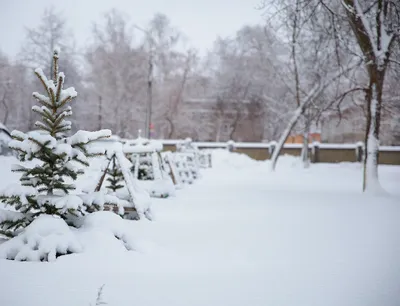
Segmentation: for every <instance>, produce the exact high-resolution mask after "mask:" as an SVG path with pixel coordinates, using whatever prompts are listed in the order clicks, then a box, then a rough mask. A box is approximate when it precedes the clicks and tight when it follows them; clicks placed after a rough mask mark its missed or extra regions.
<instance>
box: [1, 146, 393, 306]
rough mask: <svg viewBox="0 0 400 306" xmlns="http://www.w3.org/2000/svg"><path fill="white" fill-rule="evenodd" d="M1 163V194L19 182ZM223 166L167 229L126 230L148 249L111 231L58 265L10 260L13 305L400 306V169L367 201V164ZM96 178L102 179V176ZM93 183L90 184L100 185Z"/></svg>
mask: <svg viewBox="0 0 400 306" xmlns="http://www.w3.org/2000/svg"><path fill="white" fill-rule="evenodd" d="M10 162H11V159H10V158H2V159H1V160H0V174H1V175H0V188H3V187H4V186H6V185H7V184H9V183H10V182H12V181H13V180H16V179H17V178H18V175H14V174H13V175H10V174H9V173H8V170H9V167H10V166H9V164H10ZM213 164H214V168H213V169H209V170H205V171H204V172H203V177H202V178H201V180H199V181H197V182H195V183H194V184H193V185H191V186H186V187H185V188H184V189H183V190H179V191H178V192H177V195H176V197H171V198H168V199H153V212H154V215H155V221H152V222H151V221H148V220H142V221H138V222H135V221H126V222H127V223H128V226H129V227H130V228H131V230H132V236H133V237H135V244H136V246H135V247H136V249H137V251H126V248H124V247H123V246H122V244H121V245H119V244H118V243H119V242H118V241H117V240H115V239H108V238H109V237H108V236H107V237H105V236H103V235H102V234H101V232H100V231H99V234H98V235H93V234H92V235H91V236H90V237H87V239H86V240H85V241H84V245H85V251H84V252H83V253H81V254H74V255H68V256H62V257H60V258H58V259H57V260H56V261H55V262H54V263H28V262H22V263H21V262H13V261H6V260H0V277H1V281H0V305H1V306H36V305H37V306H45V305H52V306H88V305H90V304H92V305H95V302H96V296H97V291H98V289H99V288H100V287H101V286H102V285H103V284H104V287H103V292H102V300H103V301H104V302H106V303H107V304H108V305H115V306H124V305H135V306H161V305H162V306H175V305H179V306H180V305H182V306H200V305H201V306H236V305H237V306H239V305H240V306H243V305H248V306H261V305H262V306H266V305H271V306H278V305H290V306H300V305H304V306H312V305H321V306H329V305H332V306H347V305H348V306H369V305H371V306H372V305H377V306H391V305H393V306H395V305H399V303H400V167H394V166H382V167H380V179H381V183H382V186H383V187H384V188H385V189H386V190H387V191H388V194H385V195H380V196H374V195H365V194H361V192H360V189H361V166H360V165H358V164H316V165H312V166H311V168H310V169H306V170H305V169H302V168H301V166H300V165H298V164H297V162H296V160H295V159H294V158H291V157H284V158H283V159H282V160H281V161H280V162H279V163H278V167H277V172H276V173H271V172H270V171H269V165H268V162H256V161H253V160H250V159H249V158H247V157H246V156H243V155H236V154H229V153H227V152H225V151H217V152H216V153H215V154H214V160H213ZM93 176H94V174H93ZM89 177H90V176H89Z"/></svg>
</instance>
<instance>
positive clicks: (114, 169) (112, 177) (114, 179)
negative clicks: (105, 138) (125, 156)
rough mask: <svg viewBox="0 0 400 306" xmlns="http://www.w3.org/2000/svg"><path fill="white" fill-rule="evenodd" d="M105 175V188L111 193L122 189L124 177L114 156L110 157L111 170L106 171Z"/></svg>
mask: <svg viewBox="0 0 400 306" xmlns="http://www.w3.org/2000/svg"><path fill="white" fill-rule="evenodd" d="M107 174H108V178H107V182H108V185H107V186H106V188H108V189H109V190H111V191H112V192H116V191H117V190H118V189H121V188H123V187H124V182H125V179H124V175H123V173H122V170H121V168H120V166H119V165H118V164H117V158H116V156H115V154H114V155H113V156H112V157H111V168H108V169H107Z"/></svg>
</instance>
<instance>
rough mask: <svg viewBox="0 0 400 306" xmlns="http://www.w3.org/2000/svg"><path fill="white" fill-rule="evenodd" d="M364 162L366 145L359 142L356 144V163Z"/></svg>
mask: <svg viewBox="0 0 400 306" xmlns="http://www.w3.org/2000/svg"><path fill="white" fill-rule="evenodd" d="M363 160H364V143H363V142H361V141H359V142H357V143H356V161H357V162H359V163H361V162H362V161H363Z"/></svg>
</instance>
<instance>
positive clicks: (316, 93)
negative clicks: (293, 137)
mask: <svg viewBox="0 0 400 306" xmlns="http://www.w3.org/2000/svg"><path fill="white" fill-rule="evenodd" d="M356 66H359V63H356V64H354V65H351V66H349V67H347V68H346V69H344V70H339V71H338V72H337V73H336V74H335V75H333V76H332V77H330V78H328V79H326V80H324V81H323V83H318V84H316V85H315V86H314V87H313V88H312V89H311V90H310V92H309V93H308V95H307V97H305V98H304V100H303V101H302V102H301V103H300V106H299V107H298V108H297V109H296V111H295V112H294V114H293V116H292V118H291V119H290V121H289V123H288V125H287V127H286V129H285V130H284V132H283V133H282V135H281V137H280V139H279V141H278V144H277V146H276V148H275V150H274V153H273V154H272V157H271V169H272V170H275V167H276V163H277V161H278V157H279V154H280V152H281V150H282V147H283V145H284V143H285V141H286V139H287V137H288V136H289V134H290V132H291V130H292V129H293V127H294V126H295V124H296V123H297V121H298V120H299V117H300V116H301V114H303V112H304V110H305V109H306V108H307V107H308V105H309V104H310V103H311V101H312V100H314V99H315V98H317V97H318V96H319V95H320V94H321V92H322V91H324V90H325V89H326V88H327V87H328V86H329V85H330V84H331V83H332V82H334V81H335V80H337V79H338V78H340V77H341V76H342V75H343V74H344V73H346V72H348V71H350V70H352V69H354V68H355V67H356Z"/></svg>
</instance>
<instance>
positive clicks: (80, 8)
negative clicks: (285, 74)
mask: <svg viewBox="0 0 400 306" xmlns="http://www.w3.org/2000/svg"><path fill="white" fill-rule="evenodd" d="M260 1H261V0H64V1H62V0H58V1H55V0H0V50H1V51H2V52H5V53H6V54H8V55H11V56H13V55H15V54H16V53H17V52H18V51H19V49H20V46H21V44H22V41H23V39H24V36H25V31H24V29H25V27H35V26H37V25H38V24H39V22H40V17H41V15H42V14H43V11H44V9H45V8H47V7H50V6H53V7H54V8H55V9H56V10H57V11H62V12H63V15H64V17H66V18H67V23H68V27H69V28H71V29H72V31H73V33H74V36H75V39H76V42H77V44H78V46H79V47H83V46H84V45H85V41H86V40H87V39H88V38H89V37H90V31H91V25H92V23H93V22H94V21H99V20H100V19H101V16H102V14H103V13H104V12H106V11H108V10H109V9H112V8H116V9H118V10H119V11H122V12H124V13H126V14H127V15H128V16H129V17H130V18H131V22H132V23H135V24H138V25H141V26H145V25H146V24H147V22H148V21H149V20H150V19H151V17H152V16H153V15H154V13H157V12H160V13H164V14H166V15H167V16H168V17H169V18H170V20H171V22H172V25H174V26H176V27H177V28H179V30H181V31H182V32H183V33H185V34H186V36H187V37H188V38H189V44H190V45H191V46H193V47H195V48H197V49H199V50H200V51H201V52H202V53H203V52H204V51H206V50H207V49H208V48H210V47H211V46H212V43H213V41H214V40H215V38H216V37H217V35H220V36H223V37H225V36H231V35H234V34H235V32H236V31H237V30H238V29H239V28H240V27H241V26H243V25H245V24H250V25H251V24H257V23H261V22H263V18H262V15H261V14H262V12H261V11H259V10H257V9H256V7H257V6H258V5H259V4H260Z"/></svg>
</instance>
